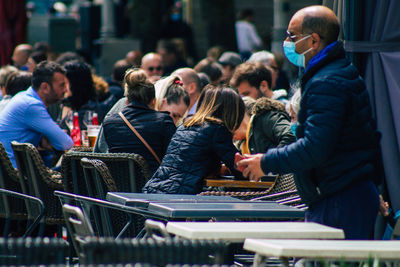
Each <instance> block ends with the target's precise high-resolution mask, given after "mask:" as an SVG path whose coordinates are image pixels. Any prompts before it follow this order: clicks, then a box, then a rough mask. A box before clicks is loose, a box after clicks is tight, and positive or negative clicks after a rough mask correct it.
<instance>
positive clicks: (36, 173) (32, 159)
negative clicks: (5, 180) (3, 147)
mask: <svg viewBox="0 0 400 267" xmlns="http://www.w3.org/2000/svg"><path fill="white" fill-rule="evenodd" d="M11 147H12V149H13V151H14V156H15V160H16V162H17V166H18V171H19V173H20V177H21V180H24V181H26V187H25V186H24V183H21V187H22V191H23V193H24V194H27V195H31V196H35V197H37V198H39V199H41V200H42V201H43V203H44V206H45V220H44V222H45V223H46V225H60V224H62V223H63V222H64V220H63V217H62V212H61V205H60V203H59V202H58V201H57V198H56V197H55V196H54V194H53V192H54V190H62V188H63V186H62V181H61V180H62V178H61V173H59V172H57V171H53V170H51V169H49V168H47V167H46V166H45V165H44V162H43V160H42V158H41V157H40V155H39V152H38V151H37V149H36V148H35V147H34V146H33V145H32V144H29V143H18V142H15V141H13V142H11ZM24 187H25V188H24Z"/></svg>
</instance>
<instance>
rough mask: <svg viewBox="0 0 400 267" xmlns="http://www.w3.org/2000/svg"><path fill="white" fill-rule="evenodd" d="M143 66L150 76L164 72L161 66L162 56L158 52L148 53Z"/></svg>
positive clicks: (160, 74)
mask: <svg viewBox="0 0 400 267" xmlns="http://www.w3.org/2000/svg"><path fill="white" fill-rule="evenodd" d="M141 68H142V69H143V70H144V71H145V72H146V73H147V75H148V76H149V77H151V76H158V77H161V76H162V74H163V71H162V66H161V56H160V55H159V54H157V53H148V54H146V55H144V56H143V58H142V65H141Z"/></svg>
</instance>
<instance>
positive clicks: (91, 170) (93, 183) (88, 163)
mask: <svg viewBox="0 0 400 267" xmlns="http://www.w3.org/2000/svg"><path fill="white" fill-rule="evenodd" d="M81 165H82V168H83V173H84V179H85V182H86V189H87V191H88V195H89V196H90V197H94V198H99V199H105V198H106V194H107V192H116V191H118V188H117V186H116V185H115V182H114V179H113V177H111V174H110V172H109V170H108V168H107V166H106V165H105V163H104V162H102V161H101V160H98V159H87V158H83V159H81ZM93 216H94V220H95V223H96V229H97V231H98V232H99V235H100V236H116V234H118V233H119V232H121V230H122V229H123V227H124V226H125V222H126V220H127V215H126V214H125V213H121V212H117V211H109V210H108V209H106V208H98V209H97V208H95V209H94V211H93ZM99 216H100V218H99ZM143 222H144V218H143V217H140V216H134V222H133V227H134V228H135V229H133V228H130V229H127V230H128V231H127V234H128V235H129V236H136V235H137V234H138V233H139V232H140V230H141V229H142V228H143Z"/></svg>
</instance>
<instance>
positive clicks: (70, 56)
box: [56, 51, 84, 66]
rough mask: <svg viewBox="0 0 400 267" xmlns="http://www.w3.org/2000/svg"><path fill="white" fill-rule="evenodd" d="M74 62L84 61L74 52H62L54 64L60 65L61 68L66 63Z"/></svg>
mask: <svg viewBox="0 0 400 267" xmlns="http://www.w3.org/2000/svg"><path fill="white" fill-rule="evenodd" d="M74 60H79V61H84V59H83V58H82V57H81V56H80V55H79V54H78V53H75V52H70V51H69V52H64V53H62V54H61V55H59V56H58V58H57V59H56V62H57V63H58V64H60V65H61V66H63V65H65V64H66V63H67V62H68V61H74Z"/></svg>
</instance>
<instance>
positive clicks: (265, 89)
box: [259, 81, 271, 97]
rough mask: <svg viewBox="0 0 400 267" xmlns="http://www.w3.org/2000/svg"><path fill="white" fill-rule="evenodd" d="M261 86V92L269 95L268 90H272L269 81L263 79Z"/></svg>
mask: <svg viewBox="0 0 400 267" xmlns="http://www.w3.org/2000/svg"><path fill="white" fill-rule="evenodd" d="M259 88H260V91H261V93H262V94H263V95H264V96H266V97H269V94H268V92H269V91H271V89H270V88H269V85H268V82H267V81H261V83H260V87H259Z"/></svg>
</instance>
